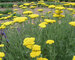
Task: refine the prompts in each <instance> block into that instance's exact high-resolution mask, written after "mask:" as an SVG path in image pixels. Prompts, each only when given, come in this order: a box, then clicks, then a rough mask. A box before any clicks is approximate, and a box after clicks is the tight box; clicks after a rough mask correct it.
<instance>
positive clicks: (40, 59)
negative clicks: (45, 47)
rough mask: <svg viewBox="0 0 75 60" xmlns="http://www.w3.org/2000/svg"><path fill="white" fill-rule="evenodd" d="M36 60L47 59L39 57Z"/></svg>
mask: <svg viewBox="0 0 75 60" xmlns="http://www.w3.org/2000/svg"><path fill="white" fill-rule="evenodd" d="M37 60H48V59H47V58H42V57H40V58H37Z"/></svg>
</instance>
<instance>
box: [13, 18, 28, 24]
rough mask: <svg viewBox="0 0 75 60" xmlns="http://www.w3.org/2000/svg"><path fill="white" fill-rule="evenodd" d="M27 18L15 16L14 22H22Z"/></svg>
mask: <svg viewBox="0 0 75 60" xmlns="http://www.w3.org/2000/svg"><path fill="white" fill-rule="evenodd" d="M27 19H28V18H27V17H16V18H14V19H13V20H14V22H19V23H22V22H24V21H26V20H27Z"/></svg>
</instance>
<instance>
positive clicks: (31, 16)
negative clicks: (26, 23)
mask: <svg viewBox="0 0 75 60" xmlns="http://www.w3.org/2000/svg"><path fill="white" fill-rule="evenodd" d="M29 17H30V18H31V19H35V18H37V17H39V15H38V14H31V15H29Z"/></svg>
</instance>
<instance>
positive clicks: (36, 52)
mask: <svg viewBox="0 0 75 60" xmlns="http://www.w3.org/2000/svg"><path fill="white" fill-rule="evenodd" d="M40 54H41V46H39V45H33V47H32V52H31V53H30V56H31V57H32V58H35V57H37V56H39V55H40Z"/></svg>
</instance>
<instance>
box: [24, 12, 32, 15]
mask: <svg viewBox="0 0 75 60" xmlns="http://www.w3.org/2000/svg"><path fill="white" fill-rule="evenodd" d="M32 13H33V12H32V11H24V12H23V14H25V15H29V14H32Z"/></svg>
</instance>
